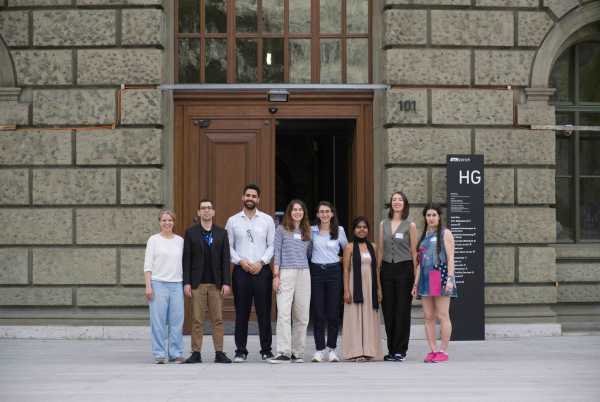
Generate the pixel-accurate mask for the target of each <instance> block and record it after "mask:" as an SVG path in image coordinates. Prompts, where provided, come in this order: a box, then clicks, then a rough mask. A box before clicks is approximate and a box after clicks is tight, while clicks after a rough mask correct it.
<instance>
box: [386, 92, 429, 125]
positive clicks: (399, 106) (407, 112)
mask: <svg viewBox="0 0 600 402" xmlns="http://www.w3.org/2000/svg"><path fill="white" fill-rule="evenodd" d="M385 97H386V118H385V123H386V124H426V123H427V110H428V109H429V107H428V105H427V90H426V89H390V90H388V91H386V94H385ZM412 102H414V108H413V107H412Z"/></svg>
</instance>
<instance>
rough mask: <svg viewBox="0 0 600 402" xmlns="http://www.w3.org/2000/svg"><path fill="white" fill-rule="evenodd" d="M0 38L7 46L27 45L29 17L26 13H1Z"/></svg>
mask: <svg viewBox="0 0 600 402" xmlns="http://www.w3.org/2000/svg"><path fill="white" fill-rule="evenodd" d="M0 36H2V39H4V42H6V45H7V46H27V45H29V15H28V13H27V11H3V12H1V13H0Z"/></svg>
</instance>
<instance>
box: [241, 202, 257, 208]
mask: <svg viewBox="0 0 600 402" xmlns="http://www.w3.org/2000/svg"><path fill="white" fill-rule="evenodd" d="M244 207H246V208H247V209H254V208H256V203H255V202H254V201H246V202H244Z"/></svg>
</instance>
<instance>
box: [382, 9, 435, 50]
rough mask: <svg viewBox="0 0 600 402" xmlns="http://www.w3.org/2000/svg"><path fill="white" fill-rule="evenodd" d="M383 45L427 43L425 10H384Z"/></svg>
mask: <svg viewBox="0 0 600 402" xmlns="http://www.w3.org/2000/svg"><path fill="white" fill-rule="evenodd" d="M384 23H385V34H384V37H383V45H384V46H391V45H424V44H426V43H427V11H425V10H385V11H384Z"/></svg>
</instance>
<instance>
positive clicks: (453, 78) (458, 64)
mask: <svg viewBox="0 0 600 402" xmlns="http://www.w3.org/2000/svg"><path fill="white" fill-rule="evenodd" d="M385 56H386V66H385V67H386V79H387V83H388V84H426V85H466V84H469V83H470V82H471V51H470V50H464V49H389V50H386V51H385Z"/></svg>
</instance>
